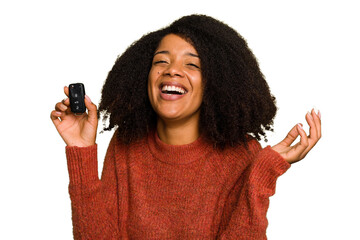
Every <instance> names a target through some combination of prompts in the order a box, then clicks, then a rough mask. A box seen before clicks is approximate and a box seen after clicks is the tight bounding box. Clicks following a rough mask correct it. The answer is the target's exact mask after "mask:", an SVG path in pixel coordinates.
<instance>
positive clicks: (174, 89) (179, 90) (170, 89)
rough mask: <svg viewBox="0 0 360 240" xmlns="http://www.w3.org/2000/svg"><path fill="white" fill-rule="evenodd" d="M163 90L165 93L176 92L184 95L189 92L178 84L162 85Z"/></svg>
mask: <svg viewBox="0 0 360 240" xmlns="http://www.w3.org/2000/svg"><path fill="white" fill-rule="evenodd" d="M161 92H162V93H165V94H175V95H183V94H186V93H187V91H186V90H185V89H184V88H181V87H178V86H169V85H164V86H162V88H161Z"/></svg>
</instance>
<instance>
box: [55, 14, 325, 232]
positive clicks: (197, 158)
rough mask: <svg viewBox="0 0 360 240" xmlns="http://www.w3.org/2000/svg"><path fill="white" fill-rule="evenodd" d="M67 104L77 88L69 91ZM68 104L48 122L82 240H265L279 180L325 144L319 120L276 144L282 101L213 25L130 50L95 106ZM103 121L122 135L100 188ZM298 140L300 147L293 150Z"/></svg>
mask: <svg viewBox="0 0 360 240" xmlns="http://www.w3.org/2000/svg"><path fill="white" fill-rule="evenodd" d="M64 91H65V94H66V95H68V91H69V90H68V88H67V87H65V88H64ZM85 104H86V107H87V109H88V113H87V114H83V115H81V116H77V115H74V114H72V113H71V111H70V109H69V100H68V99H65V100H63V101H62V102H59V103H57V104H56V106H55V110H54V111H52V112H51V119H52V121H53V122H54V125H55V127H56V129H57V130H58V132H59V133H60V135H61V137H62V138H63V140H64V141H65V143H66V144H67V147H66V156H67V160H68V169H69V175H70V185H69V192H70V197H71V201H72V212H73V230H74V237H75V239H266V228H267V224H268V222H267V218H266V213H267V209H268V206H269V197H270V196H272V195H273V194H274V193H275V184H276V180H277V178H278V177H279V176H280V175H282V174H283V173H284V172H285V171H286V170H287V169H288V168H289V167H290V164H291V163H294V162H297V161H299V160H301V159H303V158H304V157H305V155H306V154H307V153H308V152H309V151H310V150H311V149H312V147H313V146H314V145H315V144H316V142H317V141H318V140H319V139H320V136H321V121H320V113H319V112H315V111H314V110H312V111H311V113H308V114H306V120H307V123H308V124H309V126H310V130H309V132H310V134H309V136H307V135H306V133H305V131H304V130H303V128H302V125H301V124H297V125H295V126H294V127H293V129H291V131H290V132H289V134H288V135H287V136H286V138H285V139H284V140H283V141H282V142H280V143H279V144H277V145H275V146H272V147H270V146H267V147H265V148H264V149H262V148H261V146H260V144H259V143H258V141H257V140H259V139H261V137H263V136H264V137H265V135H266V134H265V130H271V129H272V128H271V126H272V124H273V118H274V116H275V113H276V106H275V98H274V97H273V96H272V95H271V93H270V91H269V87H268V85H267V83H266V81H265V79H264V77H263V75H262V73H261V71H260V69H259V66H258V63H257V61H256V59H255V57H254V55H253V54H252V52H251V51H250V49H249V48H248V46H247V44H246V42H245V40H244V39H243V38H242V37H241V36H240V35H239V34H238V33H237V32H236V31H234V30H233V29H232V28H230V27H229V26H227V25H226V24H224V23H222V22H220V21H218V20H215V19H213V18H211V17H208V16H203V15H191V16H186V17H183V18H181V19H179V20H177V21H175V22H174V23H172V24H171V25H170V26H168V27H166V28H163V29H160V30H158V31H155V32H152V33H149V34H147V35H145V36H143V37H142V38H141V39H139V40H138V41H136V42H135V43H134V44H132V45H131V46H130V47H129V48H128V49H127V50H126V51H125V53H123V54H122V55H121V56H120V57H119V58H118V59H117V60H116V62H115V65H114V66H113V68H112V70H111V71H110V72H109V75H108V77H107V79H106V82H105V84H104V87H103V90H102V99H101V102H100V106H99V111H98V110H97V107H96V106H95V105H94V104H93V103H92V102H91V100H90V99H89V97H87V96H86V98H85ZM98 112H101V113H103V114H104V119H105V120H106V119H109V124H108V126H107V127H106V128H105V130H110V129H113V128H115V127H116V131H115V134H114V137H113V138H112V140H111V142H110V144H109V148H108V151H107V154H106V157H105V162H104V167H103V172H102V176H101V180H99V178H98V169H97V145H96V143H95V142H96V132H97V126H98ZM299 135H300V141H299V142H298V143H296V144H294V145H292V144H293V142H294V141H295V139H296V138H297V137H298V136H299Z"/></svg>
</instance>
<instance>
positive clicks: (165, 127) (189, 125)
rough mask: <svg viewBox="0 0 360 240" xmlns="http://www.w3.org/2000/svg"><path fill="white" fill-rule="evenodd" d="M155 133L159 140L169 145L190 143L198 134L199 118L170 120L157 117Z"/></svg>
mask: <svg viewBox="0 0 360 240" xmlns="http://www.w3.org/2000/svg"><path fill="white" fill-rule="evenodd" d="M157 133H158V136H159V138H160V140H161V141H163V142H164V143H166V144H170V145H185V144H190V143H192V142H194V141H196V139H198V138H199V136H200V131H199V119H198V118H197V119H192V120H190V121H185V122H181V123H179V122H175V121H174V122H172V121H165V120H163V119H160V118H159V119H158V121H157Z"/></svg>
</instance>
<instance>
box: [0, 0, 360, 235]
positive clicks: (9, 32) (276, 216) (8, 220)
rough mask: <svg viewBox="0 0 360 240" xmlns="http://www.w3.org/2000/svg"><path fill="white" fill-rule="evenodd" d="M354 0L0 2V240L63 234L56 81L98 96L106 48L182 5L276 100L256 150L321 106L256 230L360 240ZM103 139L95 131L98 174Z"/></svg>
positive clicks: (119, 46)
mask: <svg viewBox="0 0 360 240" xmlns="http://www.w3.org/2000/svg"><path fill="white" fill-rule="evenodd" d="M355 2H356V1H346V0H342V1H316V0H313V1H254V0H252V1H225V0H222V1H214V2H211V1H203V2H202V1H194V0H191V1H185V0H184V1H177V2H170V1H143V2H139V1H134V0H132V1H75V0H73V1H39V0H36V1H25V0H23V1H16V0H12V1H7V3H6V2H5V1H2V2H1V3H0V31H1V33H0V34H1V37H0V79H1V94H0V100H1V101H0V102H1V106H2V109H3V110H2V111H1V118H0V121H1V122H0V127H1V133H0V134H1V139H2V141H1V145H0V146H1V152H0V153H1V155H0V159H1V165H0V184H1V188H0V220H1V223H0V239H72V223H71V208H70V200H69V195H68V175H67V166H66V159H65V144H64V143H63V141H62V140H61V138H60V136H59V135H58V133H57V132H56V130H55V127H54V126H53V125H52V122H51V120H50V117H49V116H50V111H51V110H52V109H53V108H54V105H55V103H56V102H58V101H60V100H61V99H63V98H64V95H63V92H62V89H63V86H65V85H68V84H69V83H73V82H83V83H85V86H86V92H87V94H88V95H89V96H90V98H91V99H92V100H93V102H95V103H98V102H99V100H100V91H101V88H102V85H103V83H104V80H105V78H106V76H107V73H108V71H109V70H110V69H111V67H112V65H113V63H114V61H115V59H116V57H117V55H119V54H121V53H122V52H123V51H124V50H125V49H126V47H127V46H129V45H130V44H131V43H132V42H133V41H134V40H137V39H138V38H140V37H141V36H142V35H143V34H145V33H148V32H149V31H153V30H157V29H159V28H160V27H164V26H166V25H168V24H170V23H171V22H172V21H173V20H175V19H177V18H179V17H181V16H184V15H188V14H192V13H203V14H207V15H210V16H213V17H215V18H217V19H219V20H222V21H224V22H225V23H227V24H229V25H230V26H232V27H233V28H235V29H236V30H237V31H238V32H239V33H240V34H242V35H243V36H244V37H245V38H246V39H247V41H248V43H249V46H250V48H251V49H252V50H253V52H254V53H255V55H256V56H257V58H258V59H259V62H260V66H261V69H262V71H263V73H264V75H265V76H266V79H267V81H268V83H269V85H270V88H271V90H272V93H273V94H274V95H275V96H276V97H277V103H278V107H279V111H278V114H277V116H276V119H275V133H272V134H269V142H268V143H264V142H262V144H263V146H265V145H267V144H270V145H272V144H275V143H277V142H279V141H280V140H281V139H282V138H283V137H285V135H286V133H287V132H288V131H289V130H290V129H291V128H292V126H294V125H295V124H296V123H298V122H302V123H304V124H305V123H306V122H305V120H304V116H305V114H306V112H307V111H308V110H311V109H312V108H313V107H316V108H318V109H320V111H321V113H322V120H323V138H322V139H321V141H320V142H319V143H318V145H317V146H316V148H314V149H313V151H312V152H310V153H309V155H308V156H307V157H306V158H305V159H304V160H303V161H301V162H299V163H296V164H294V165H292V167H291V168H290V169H289V170H288V172H286V173H285V174H284V175H283V176H281V177H280V178H279V180H278V183H277V189H276V194H275V195H274V196H273V197H271V198H270V208H269V211H268V219H269V227H268V231H267V232H268V238H269V239H276V240H277V239H280V240H282V239H292V240H295V239H302V240H303V239H310V240H312V239H360V233H359V230H358V228H359V226H360V221H359V215H360V207H359V203H360V197H359V189H360V188H359V183H360V177H359V166H360V164H359V160H360V157H359V151H358V149H357V148H358V145H359V144H358V141H357V140H358V135H359V127H358V125H359V122H358V120H359V115H360V114H359V106H358V105H359V103H360V101H359V94H358V93H359V85H358V82H359V80H360V78H359V62H360V61H359V56H360V47H359V44H360V35H359V23H360V14H359V10H360V9H359V7H358V6H357V5H356V3H355ZM129 87H131V86H129ZM100 129H101V124H100V127H99V130H100ZM111 135H112V133H104V134H100V135H98V139H97V143H98V145H99V171H101V168H102V161H103V159H104V155H105V151H106V148H107V145H108V142H109V139H110V137H111Z"/></svg>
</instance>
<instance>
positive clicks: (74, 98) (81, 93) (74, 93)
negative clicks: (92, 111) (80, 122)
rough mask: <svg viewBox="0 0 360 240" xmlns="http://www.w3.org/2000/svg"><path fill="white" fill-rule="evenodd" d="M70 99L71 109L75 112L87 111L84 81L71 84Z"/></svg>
mask: <svg viewBox="0 0 360 240" xmlns="http://www.w3.org/2000/svg"><path fill="white" fill-rule="evenodd" d="M69 99H70V108H71V111H72V112H73V113H75V114H82V113H84V112H85V111H86V107H85V87H84V84H82V83H72V84H70V85H69Z"/></svg>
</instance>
